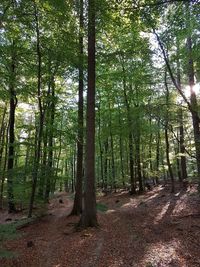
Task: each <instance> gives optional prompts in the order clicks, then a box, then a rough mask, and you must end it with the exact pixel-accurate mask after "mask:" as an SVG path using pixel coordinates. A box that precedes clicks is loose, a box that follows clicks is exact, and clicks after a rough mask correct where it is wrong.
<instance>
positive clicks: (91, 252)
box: [0, 186, 200, 267]
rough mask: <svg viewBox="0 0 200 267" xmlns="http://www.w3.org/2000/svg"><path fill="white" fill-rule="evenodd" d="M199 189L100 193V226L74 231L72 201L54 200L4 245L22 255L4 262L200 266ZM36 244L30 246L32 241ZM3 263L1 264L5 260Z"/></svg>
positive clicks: (61, 265)
mask: <svg viewBox="0 0 200 267" xmlns="http://www.w3.org/2000/svg"><path fill="white" fill-rule="evenodd" d="M195 192H196V191H195V189H194V188H192V189H189V190H188V191H187V190H186V191H183V190H182V191H179V189H178V187H177V188H176V193H175V194H171V193H170V188H169V187H168V186H166V187H165V188H162V187H161V186H159V187H156V188H154V189H153V190H152V191H149V192H146V193H145V194H143V195H137V196H130V195H129V194H128V193H127V192H122V193H114V194H110V195H107V196H104V197H99V199H98V201H99V204H100V205H104V207H107V211H106V209H105V210H103V211H100V212H99V213H98V219H99V223H100V228H99V229H87V230H84V231H82V232H74V231H73V227H74V223H76V222H77V221H78V219H79V218H78V217H67V215H68V214H69V212H70V209H71V204H72V200H70V198H69V197H68V196H64V197H63V199H64V203H63V205H58V203H57V202H53V203H51V204H50V207H49V208H50V211H52V212H51V213H52V215H49V216H46V217H44V218H43V219H42V220H41V221H39V222H37V223H36V224H34V225H30V226H28V227H26V228H25V229H23V237H22V238H20V239H18V240H17V241H12V242H11V241H10V242H8V243H6V244H5V247H6V248H9V249H11V250H14V251H16V252H17V253H19V255H20V256H19V257H18V258H16V259H12V260H0V266H5V267H8V266H16V267H17V266H20V267H23V266H33V267H34V266H44V267H45V266H46V267H56V266H57V267H65V266H66V267H76V266H80V267H118V266H123V267H129V266H132V267H134V266H137V267H140V266H141V267H143V266H144V267H145V266H146V267H159V266H160V267H164V266H172V267H178V266H180V267H182V266H190V267H195V266H200V255H199V244H200V208H199V196H198V195H197V194H196V193H195ZM30 240H31V241H32V242H33V246H32V247H27V242H28V241H30ZM1 261H2V262H1Z"/></svg>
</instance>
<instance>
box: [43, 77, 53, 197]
mask: <svg viewBox="0 0 200 267" xmlns="http://www.w3.org/2000/svg"><path fill="white" fill-rule="evenodd" d="M51 97H52V100H51V103H50V105H49V111H50V124H49V127H48V137H47V138H48V157H47V158H48V159H47V174H48V175H47V177H46V189H45V200H46V201H48V200H49V194H50V190H51V182H52V179H53V177H54V170H53V138H54V118H55V81H54V77H52V78H51Z"/></svg>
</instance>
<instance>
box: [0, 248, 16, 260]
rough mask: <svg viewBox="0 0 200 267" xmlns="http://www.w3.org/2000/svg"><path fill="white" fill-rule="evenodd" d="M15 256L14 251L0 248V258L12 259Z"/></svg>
mask: <svg viewBox="0 0 200 267" xmlns="http://www.w3.org/2000/svg"><path fill="white" fill-rule="evenodd" d="M15 257H17V254H16V253H15V252H13V251H9V250H5V249H1V248H0V259H13V258H15Z"/></svg>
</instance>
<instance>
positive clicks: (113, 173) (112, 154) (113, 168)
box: [109, 102, 116, 190]
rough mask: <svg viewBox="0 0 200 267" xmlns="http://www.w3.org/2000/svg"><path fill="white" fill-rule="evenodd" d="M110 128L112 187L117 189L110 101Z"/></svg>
mask: <svg viewBox="0 0 200 267" xmlns="http://www.w3.org/2000/svg"><path fill="white" fill-rule="evenodd" d="M109 128H110V146H111V163H112V164H111V165H112V167H111V169H112V177H111V178H112V179H111V181H112V187H114V189H115V190H116V188H115V187H116V178H115V157H114V144H113V134H112V117H111V108H110V102H109Z"/></svg>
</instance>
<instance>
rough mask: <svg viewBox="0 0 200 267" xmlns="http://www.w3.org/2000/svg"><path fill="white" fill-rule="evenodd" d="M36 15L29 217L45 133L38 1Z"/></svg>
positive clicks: (35, 9) (29, 215) (30, 215)
mask: <svg viewBox="0 0 200 267" xmlns="http://www.w3.org/2000/svg"><path fill="white" fill-rule="evenodd" d="M34 17H35V23H36V42H37V43H36V52H37V97H38V109H39V125H38V127H37V129H36V136H35V138H36V140H35V158H34V163H33V172H32V190H31V197H30V203H29V211H28V217H32V211H33V203H34V199H35V192H36V186H37V179H38V172H39V163H40V154H41V143H42V134H43V125H44V112H43V107H42V99H41V83H42V81H41V78H42V70H41V67H42V55H41V48H40V30H39V17H38V10H37V7H36V3H34Z"/></svg>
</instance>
